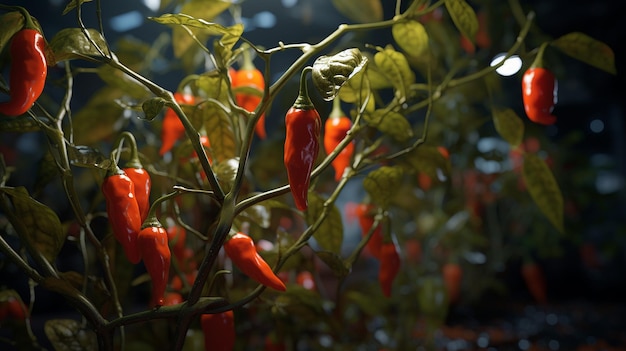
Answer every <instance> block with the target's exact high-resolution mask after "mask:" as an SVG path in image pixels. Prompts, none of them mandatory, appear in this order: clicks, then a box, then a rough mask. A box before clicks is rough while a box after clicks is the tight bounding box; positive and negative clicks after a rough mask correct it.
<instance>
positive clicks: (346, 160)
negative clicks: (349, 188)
mask: <svg viewBox="0 0 626 351" xmlns="http://www.w3.org/2000/svg"><path fill="white" fill-rule="evenodd" d="M351 127H352V120H351V119H350V118H348V117H346V116H345V114H344V113H343V112H342V111H341V107H340V105H339V99H335V102H334V103H333V110H332V111H331V113H330V115H329V116H328V119H326V123H324V150H325V151H326V154H330V153H331V152H333V151H334V150H335V148H336V147H337V145H339V143H341V141H342V140H343V139H344V138H345V137H346V135H347V133H348V131H349V130H350V128H351ZM353 153H354V142H350V143H349V144H348V145H346V147H345V148H344V149H343V150H341V152H340V153H339V155H337V157H335V159H334V160H333V161H332V163H331V165H332V166H333V168H334V170H335V180H336V181H339V180H340V179H341V177H342V176H343V172H344V170H345V169H346V168H347V167H348V166H349V165H350V159H351V158H352V154H353Z"/></svg>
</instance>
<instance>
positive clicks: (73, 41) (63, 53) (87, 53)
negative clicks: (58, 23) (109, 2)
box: [48, 28, 110, 66]
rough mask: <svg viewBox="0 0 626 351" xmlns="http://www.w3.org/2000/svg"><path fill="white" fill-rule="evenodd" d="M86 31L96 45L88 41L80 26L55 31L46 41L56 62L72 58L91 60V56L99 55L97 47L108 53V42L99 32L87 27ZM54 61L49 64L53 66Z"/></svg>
mask: <svg viewBox="0 0 626 351" xmlns="http://www.w3.org/2000/svg"><path fill="white" fill-rule="evenodd" d="M87 33H88V34H89V37H90V38H91V39H92V40H93V42H94V43H95V44H96V45H97V47H96V46H94V45H93V44H92V42H91V41H89V39H88V38H87V37H86V36H85V33H83V31H82V30H81V29H80V28H65V29H61V30H60V31H59V32H57V34H55V36H54V37H52V39H51V40H50V42H49V43H48V47H49V49H50V50H52V52H53V53H54V59H55V60H56V62H60V61H65V60H73V59H86V60H91V57H100V56H101V54H100V51H98V48H100V49H101V50H102V52H103V53H104V54H107V55H108V54H110V52H109V47H108V44H107V42H106V40H105V39H104V37H102V35H101V34H100V32H98V31H97V30H95V29H92V28H87ZM56 62H51V63H49V65H50V66H53V65H54V64H56Z"/></svg>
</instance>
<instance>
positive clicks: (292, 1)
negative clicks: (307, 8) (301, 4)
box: [282, 0, 298, 8]
mask: <svg viewBox="0 0 626 351" xmlns="http://www.w3.org/2000/svg"><path fill="white" fill-rule="evenodd" d="M282 3H283V6H284V7H287V8H289V7H294V6H296V4H297V3H298V0H282Z"/></svg>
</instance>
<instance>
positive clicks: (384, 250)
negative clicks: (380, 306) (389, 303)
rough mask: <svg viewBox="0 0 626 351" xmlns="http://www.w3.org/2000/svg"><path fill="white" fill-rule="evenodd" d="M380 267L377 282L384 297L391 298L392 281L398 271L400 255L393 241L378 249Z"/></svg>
mask: <svg viewBox="0 0 626 351" xmlns="http://www.w3.org/2000/svg"><path fill="white" fill-rule="evenodd" d="M379 259H380V266H379V269H378V282H379V283H380V288H381V289H382V291H383V294H384V295H385V296H386V297H389V296H391V288H392V286H393V281H394V279H395V278H396V275H398V272H399V271H400V255H399V254H398V248H397V247H396V244H395V243H394V242H393V241H389V242H386V243H383V244H382V246H381V247H380V258H379Z"/></svg>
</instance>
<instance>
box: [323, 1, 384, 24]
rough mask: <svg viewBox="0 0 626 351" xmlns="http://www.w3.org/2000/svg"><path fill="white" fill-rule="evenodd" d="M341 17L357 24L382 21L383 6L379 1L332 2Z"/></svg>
mask: <svg viewBox="0 0 626 351" xmlns="http://www.w3.org/2000/svg"><path fill="white" fill-rule="evenodd" d="M333 5H334V6H335V8H336V9H337V11H339V12H340V13H341V14H342V15H344V16H346V17H348V18H349V19H351V20H352V21H354V22H357V23H371V22H377V21H382V19H383V5H382V3H381V2H380V0H333Z"/></svg>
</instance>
